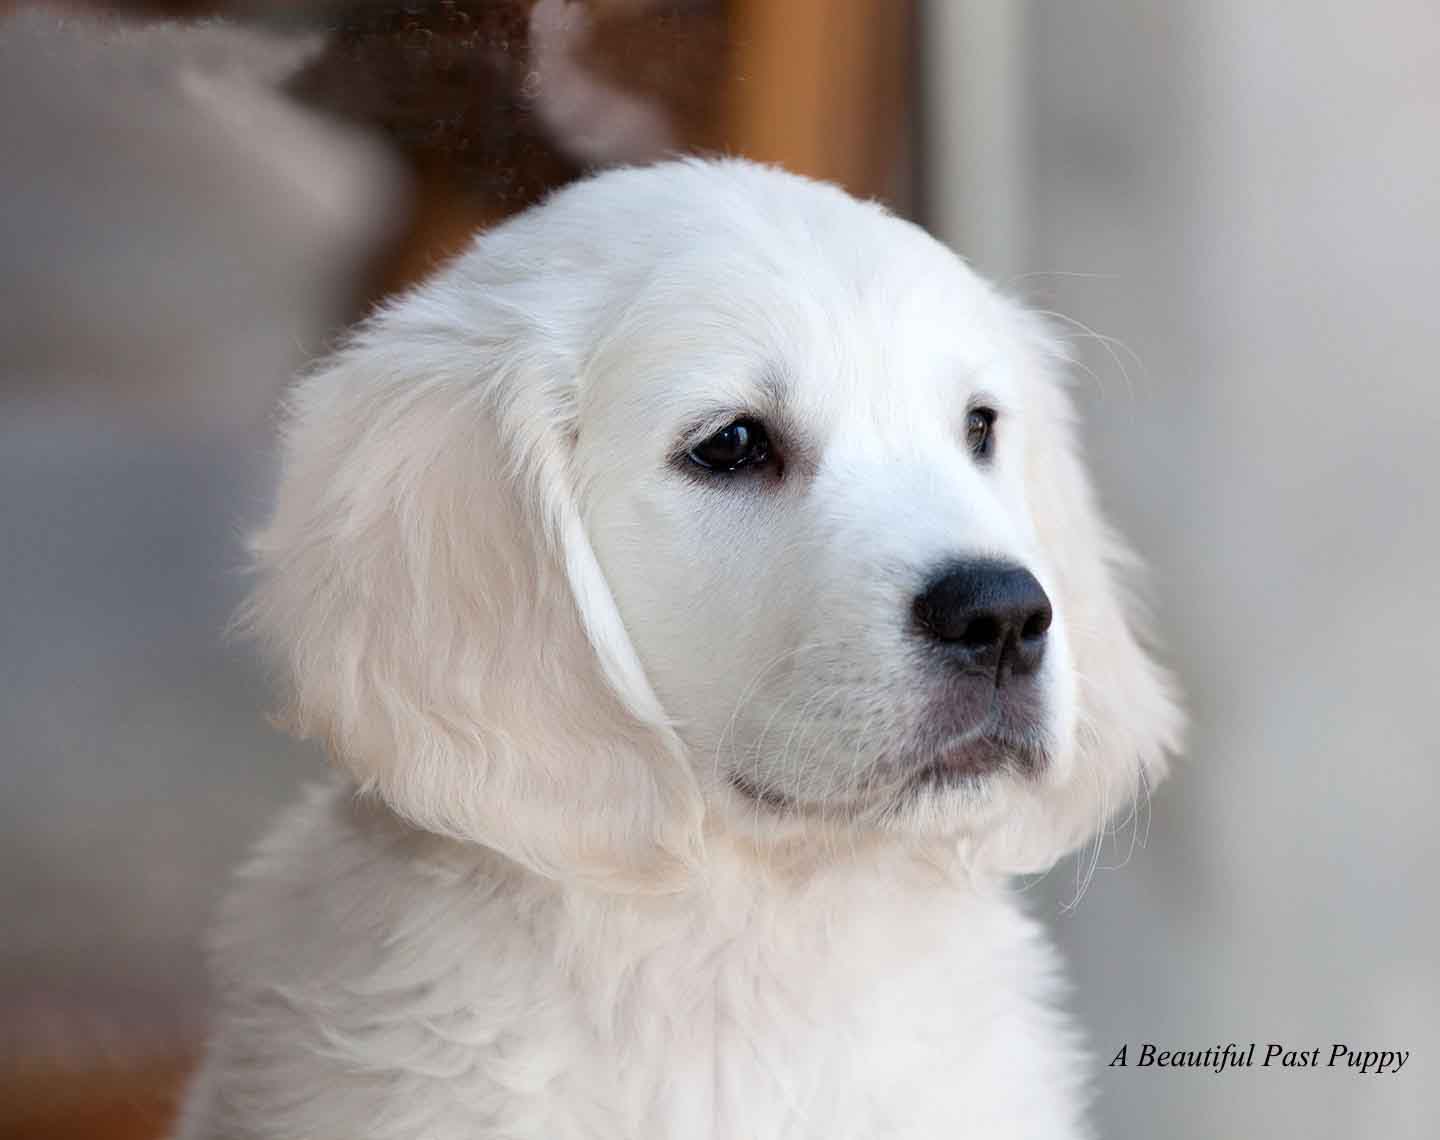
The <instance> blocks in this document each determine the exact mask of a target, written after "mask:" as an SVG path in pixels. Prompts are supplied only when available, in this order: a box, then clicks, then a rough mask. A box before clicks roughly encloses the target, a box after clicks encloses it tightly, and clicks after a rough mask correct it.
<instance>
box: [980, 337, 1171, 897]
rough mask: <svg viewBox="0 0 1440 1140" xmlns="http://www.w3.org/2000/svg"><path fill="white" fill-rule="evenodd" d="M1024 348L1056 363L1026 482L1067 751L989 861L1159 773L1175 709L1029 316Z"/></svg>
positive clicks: (1131, 558)
mask: <svg viewBox="0 0 1440 1140" xmlns="http://www.w3.org/2000/svg"><path fill="white" fill-rule="evenodd" d="M1027 333H1028V335H1029V338H1030V340H1031V348H1032V351H1036V352H1038V355H1040V356H1041V357H1042V358H1049V359H1050V360H1051V361H1052V362H1053V363H1055V364H1056V365H1057V366H1056V367H1053V368H1051V369H1050V370H1049V371H1048V374H1045V375H1039V376H1036V377H1034V382H1035V389H1036V391H1035V392H1034V394H1033V397H1032V402H1031V409H1032V412H1033V414H1034V416H1035V417H1036V419H1037V420H1039V421H1041V422H1039V423H1037V424H1036V425H1035V427H1036V428H1037V429H1038V430H1032V431H1031V432H1030V433H1029V454H1028V455H1027V457H1026V487H1027V496H1028V499H1029V503H1030V510H1031V516H1032V518H1033V520H1034V523H1035V527H1036V531H1037V534H1038V538H1039V543H1040V547H1041V549H1043V550H1046V551H1048V552H1050V559H1049V562H1050V573H1051V576H1052V579H1053V582H1052V584H1053V586H1054V588H1055V592H1056V593H1057V594H1058V600H1059V603H1060V610H1061V612H1062V613H1063V614H1064V620H1065V628H1066V631H1067V633H1068V637H1069V646H1070V653H1071V657H1072V660H1073V665H1074V670H1075V677H1076V690H1077V691H1076V705H1077V727H1076V744H1075V750H1074V755H1073V757H1072V759H1071V763H1070V765H1069V769H1068V772H1067V776H1066V778H1065V779H1064V782H1063V786H1061V787H1060V788H1058V789H1057V790H1056V794H1053V795H1050V796H1044V797H1034V798H1031V799H1028V800H1027V801H1026V803H1025V804H1024V805H1023V808H1022V810H1020V811H1018V812H1016V813H1015V815H1014V817H1013V818H1012V819H1011V820H1009V821H1008V822H1007V825H1006V826H1005V827H1004V828H1003V829H1002V832H1001V835H1000V836H999V840H1000V842H1001V845H1002V849H1003V852H1004V854H1002V855H1001V856H1000V861H1001V862H1003V863H1004V864H1006V865H1007V866H1009V868H1010V869H1012V870H1021V871H1036V870H1043V869H1045V868H1047V867H1049V866H1050V865H1051V864H1052V863H1053V862H1054V861H1055V860H1056V859H1057V858H1059V857H1060V856H1061V855H1064V854H1065V853H1066V852H1068V851H1070V850H1073V849H1074V848H1076V847H1078V846H1080V845H1081V844H1083V843H1084V842H1086V840H1088V839H1090V838H1091V837H1093V836H1095V835H1096V833H1097V832H1099V831H1101V829H1103V828H1104V827H1105V826H1106V824H1107V823H1108V822H1109V820H1110V819H1112V818H1113V817H1114V816H1115V815H1116V814H1117V813H1119V812H1123V811H1126V810H1129V809H1131V808H1132V806H1133V805H1134V802H1135V799H1136V797H1137V795H1140V794H1141V793H1143V792H1145V791H1146V790H1147V789H1149V788H1152V787H1154V785H1155V784H1156V783H1158V782H1159V781H1160V780H1161V779H1162V778H1163V777H1164V775H1165V772H1166V768H1167V764H1168V759H1169V757H1170V756H1171V755H1173V754H1174V753H1176V752H1177V751H1178V750H1179V747H1180V742H1181V736H1182V733H1183V730H1184V715H1183V713H1182V712H1181V709H1180V706H1179V704H1178V701H1177V699H1176V696H1175V689H1174V685H1173V683H1172V681H1171V678H1170V675H1169V673H1168V672H1167V671H1166V670H1165V669H1164V668H1163V667H1161V666H1160V665H1159V663H1158V662H1156V660H1155V659H1154V658H1153V657H1152V656H1151V654H1150V653H1149V651H1148V650H1147V648H1146V641H1147V629H1146V624H1147V622H1146V614H1145V610H1144V607H1143V605H1142V604H1141V602H1140V599H1139V598H1138V597H1136V596H1135V595H1134V593H1133V591H1132V589H1131V588H1130V587H1131V583H1133V580H1134V579H1135V578H1136V577H1137V576H1138V575H1139V573H1140V571H1141V566H1140V562H1139V560H1138V559H1137V558H1136V557H1135V555H1134V554H1132V553H1131V551H1130V549H1129V547H1128V546H1127V545H1126V544H1125V542H1124V540H1123V539H1122V538H1121V537H1120V536H1119V534H1117V533H1116V532H1115V531H1114V530H1113V529H1112V528H1111V527H1110V526H1109V525H1108V524H1107V523H1106V522H1105V520H1104V518H1103V517H1102V516H1101V513H1100V509H1099V505H1098V503H1097V502H1096V497H1095V492H1094V490H1093V488H1092V486H1091V483H1090V477H1089V475H1088V473H1087V472H1086V470H1085V466H1084V463H1083V462H1082V460H1081V449H1080V441H1079V432H1078V423H1077V417H1076V415H1075V411H1074V408H1073V405H1072V403H1071V400H1070V396H1069V393H1068V391H1067V390H1066V386H1065V377H1064V376H1063V375H1062V374H1061V371H1062V370H1061V368H1060V367H1058V365H1059V364H1060V363H1062V362H1063V363H1068V361H1062V360H1061V357H1062V354H1061V353H1060V351H1059V350H1058V348H1057V347H1056V339H1055V338H1054V337H1053V336H1052V335H1051V334H1050V332H1049V330H1048V328H1046V327H1045V326H1044V323H1043V322H1042V321H1040V320H1039V319H1038V318H1037V319H1034V321H1033V325H1032V326H1031V327H1030V328H1028V329H1027Z"/></svg>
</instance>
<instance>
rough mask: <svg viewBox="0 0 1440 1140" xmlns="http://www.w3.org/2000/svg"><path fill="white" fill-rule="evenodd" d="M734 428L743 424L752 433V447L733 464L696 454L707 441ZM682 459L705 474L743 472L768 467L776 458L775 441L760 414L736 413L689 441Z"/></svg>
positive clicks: (725, 474)
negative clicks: (714, 427) (718, 461)
mask: <svg viewBox="0 0 1440 1140" xmlns="http://www.w3.org/2000/svg"><path fill="white" fill-rule="evenodd" d="M736 427H743V428H745V429H746V430H747V431H749V432H750V433H751V434H752V435H753V436H754V441H753V443H752V445H751V450H750V451H749V452H747V453H746V454H744V455H742V456H741V457H740V458H739V459H738V460H737V461H735V462H733V463H715V462H709V461H707V460H706V459H705V458H704V457H703V456H701V455H700V454H699V452H700V450H701V449H702V448H703V447H704V446H705V445H706V444H708V443H712V442H714V441H715V440H716V439H717V438H718V437H720V436H722V435H724V434H725V433H726V432H727V431H730V430H732V429H733V428H736ZM683 456H684V459H685V461H686V462H687V463H689V464H690V465H691V466H692V467H694V468H698V469H699V470H700V471H702V472H705V473H706V474H707V475H717V476H721V477H725V476H730V475H736V474H739V473H741V472H744V471H749V470H754V469H759V468H764V467H768V466H770V465H771V464H772V462H774V461H775V460H776V455H775V448H774V444H773V443H772V441H771V437H770V429H769V428H767V427H766V426H765V422H764V421H763V420H762V419H760V417H759V416H752V415H739V416H734V417H732V418H731V419H729V420H727V421H726V422H725V424H724V425H723V426H721V427H719V428H716V429H715V430H714V431H711V432H709V434H707V435H706V436H705V437H704V438H703V439H700V440H698V441H696V442H694V443H691V444H689V445H688V446H686V447H685V448H684V451H683Z"/></svg>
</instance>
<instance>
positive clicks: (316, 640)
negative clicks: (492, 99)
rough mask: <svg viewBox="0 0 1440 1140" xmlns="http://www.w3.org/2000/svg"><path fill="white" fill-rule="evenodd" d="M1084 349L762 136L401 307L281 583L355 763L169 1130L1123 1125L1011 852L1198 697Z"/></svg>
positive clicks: (255, 918)
mask: <svg viewBox="0 0 1440 1140" xmlns="http://www.w3.org/2000/svg"><path fill="white" fill-rule="evenodd" d="M1059 355H1060V354H1059V352H1058V351H1057V348H1056V345H1055V343H1054V341H1053V340H1052V338H1051V336H1050V335H1049V334H1048V333H1047V331H1046V329H1045V328H1044V327H1043V326H1042V324H1041V323H1040V321H1038V320H1037V319H1036V318H1034V317H1033V316H1031V315H1028V314H1027V313H1025V312H1024V311H1023V310H1021V309H1020V308H1019V307H1017V306H1016V305H1015V304H1013V303H1012V302H1010V301H1008V300H1007V299H1005V298H1004V297H1002V296H1000V295H999V294H997V293H996V292H995V291H994V290H993V289H991V288H989V287H987V286H986V285H985V284H984V283H983V282H982V281H980V280H979V279H977V278H976V277H975V275H974V274H972V273H971V272H969V271H968V270H967V269H966V267H965V266H964V265H963V264H962V263H961V262H960V261H959V260H957V259H956V258H955V257H954V256H953V255H952V254H951V253H950V252H949V251H947V250H946V249H945V248H943V247H942V246H941V245H939V244H938V243H936V242H935V241H933V240H932V239H931V238H929V237H927V236H926V235H925V234H924V233H923V232H921V231H920V230H918V229H916V228H915V227H914V226H911V225H909V224H907V223H905V222H903V221H900V220H898V219H896V218H894V217H891V216H890V215H888V214H886V213H885V212H884V211H883V210H882V209H880V208H878V207H876V206H874V205H870V204H865V203H860V202H856V201H855V200H853V199H851V198H849V197H847V196H846V195H844V194H842V193H841V192H840V191H838V190H835V189H833V188H830V187H827V186H823V185H817V184H815V183H812V182H808V181H805V180H803V179H800V178H796V177H793V176H790V175H786V174H783V173H780V172H778V171H775V170H770V169H765V168H761V167H757V166H753V165H749V164H746V163H741V162H723V163H711V162H698V161H694V162H683V163H670V164H666V165H661V166H656V167H652V168H649V169H635V170H624V171H618V172H613V173H608V174H604V175H601V176H599V177H597V178H594V179H592V180H590V181H587V182H584V183H582V184H579V185H576V186H573V187H570V188H569V189H566V190H563V191H561V192H560V193H558V194H556V195H555V196H554V197H552V198H551V199H550V200H549V201H548V202H546V203H545V204H544V205H543V206H541V207H539V208H537V209H536V210H534V211H532V212H530V213H528V214H526V215H524V216H522V217H520V218H518V219H516V220H514V221H512V222H509V223H508V224H506V225H503V226H501V227H500V228H498V229H496V230H494V231H492V232H490V233H487V234H485V235H484V236H482V237H481V238H479V240H478V241H477V242H476V243H475V245H474V247H473V249H472V250H471V251H470V252H469V253H468V254H466V255H465V256H464V257H462V258H460V259H459V260H458V261H457V262H455V263H454V264H453V265H452V266H450V267H449V268H448V269H446V270H445V271H444V272H443V273H441V274H440V275H439V276H438V277H437V278H436V279H435V280H434V281H432V282H431V283H430V284H428V285H427V286H425V287H424V288H422V289H420V290H418V291H417V292H415V293H414V294H412V295H410V296H408V297H406V298H404V299H403V300H401V301H399V302H397V303H396V304H395V305H393V306H392V307H390V308H389V309H387V310H386V311H384V312H382V313H381V314H379V315H378V316H377V317H375V318H374V319H373V320H372V321H371V322H369V324H368V325H367V326H366V327H365V328H364V329H363V330H362V331H361V332H360V333H359V334H358V336H356V337H355V338H354V340H353V342H352V343H351V344H350V345H349V346H348V347H347V348H345V349H344V350H343V351H342V352H340V353H339V354H338V355H337V356H336V357H335V358H333V359H332V360H331V361H329V362H328V363H327V364H326V365H325V366H324V367H323V368H322V369H321V370H320V371H319V372H318V373H317V374H315V375H312V376H311V377H310V378H308V379H307V380H305V381H304V382H303V383H302V384H301V385H300V387H299V389H298V391H297V392H296V393H295V396H294V400H293V405H292V409H291V417H290V421H289V429H288V434H287V450H286V454H287V459H286V465H285V473H284V478H283V482H282V485H281V488H280V494H279V504H278V507H277V509H276V512H275V515H274V518H273V520H272V521H271V522H270V524H269V526H268V528H267V529H266V530H265V531H264V532H263V533H262V534H261V535H260V537H259V539H258V541H257V544H256V551H257V559H258V566H259V570H260V575H261V579H260V585H259V587H258V590H257V593H256V597H255V600H254V603H253V606H252V610H251V612H250V614H249V620H250V623H251V625H252V626H253V627H254V629H255V630H256V631H257V632H258V633H259V634H260V635H261V636H262V637H263V638H264V639H265V640H266V641H267V642H268V643H269V644H270V645H271V646H272V647H273V648H274V649H275V650H276V651H277V652H278V653H279V655H280V656H281V657H282V658H283V660H284V661H285V663H286V665H287V668H288V674H287V678H288V686H289V688H290V690H291V691H292V693H293V706H292V708H291V716H292V719H293V723H294V725H295V726H296V728H297V729H298V730H299V731H301V732H303V733H306V734H309V735H314V736H318V737H322V738H323V739H324V740H325V741H327V742H328V745H329V748H330V750H331V752H332V753H333V756H334V758H335V762H336V765H337V767H338V768H339V769H340V770H341V771H342V772H343V773H344V774H345V778H343V779H341V778H337V779H336V782H335V784H334V786H330V787H325V788H322V789H319V790H316V791H313V792H312V793H311V794H309V795H308V796H307V797H306V799H305V800H304V802H303V803H302V804H300V805H299V806H298V807H296V808H295V809H293V810H292V811H291V812H290V813H289V814H288V816H287V817H286V818H285V819H284V820H283V821H282V822H281V823H280V825H279V827H278V828H277V829H276V830H275V831H274V833H273V834H272V835H271V836H270V837H269V838H268V839H267V840H266V841H265V842H264V843H263V844H262V846H261V848H260V850H259V853H258V855H257V857H256V858H255V860H254V861H253V862H252V863H251V864H250V865H249V867H248V868H247V869H246V870H245V871H244V872H243V873H242V875H241V879H240V883H239V886H238V888H237V889H236V891H235V893H234V895H233V897H232V898H231V899H230V901H229V904H228V906H227V908H226V910H225V912H224V915H223V919H222V922H221V924H220V929H219V934H218V952H217V954H216V963H217V971H218V975H219V979H220V985H221V1008H220V1012H219V1016H218V1027H217V1030H216V1033H215V1036H214V1039H213V1041H212V1042H211V1045H210V1049H209V1052H208V1055H207V1059H206V1061H205V1064H204V1067H203V1069H202V1072H201V1074H200V1076H199V1078H198V1079H197V1082H196V1084H195V1086H194V1088H193V1090H192V1092H191V1095H190V1098H189V1101H188V1104H187V1106H186V1110H185V1113H184V1115H183V1118H182V1124H181V1127H180V1136H181V1137H184V1138H186V1140H280V1138H286V1140H302V1138H304V1140H359V1138H366V1140H401V1138H403V1140H485V1138H501V1137H504V1138H507V1140H528V1138H535V1140H540V1138H543V1140H610V1138H613V1140H622V1138H623V1140H633V1138H647V1140H648V1138H656V1140H659V1138H666V1140H701V1138H705V1137H730V1138H735V1140H762V1138H770V1137H777V1138H778V1137H815V1138H824V1140H846V1138H855V1140H860V1138H865V1140H874V1138H877V1137H929V1138H937V1137H946V1138H955V1137H984V1138H986V1140H1002V1138H1006V1137H1072V1136H1077V1135H1081V1134H1083V1131H1084V1130H1083V1127H1082V1125H1081V1123H1080V1121H1079V1116H1080V1102H1081V1100H1082V1099H1083V1097H1082V1092H1083V1090H1082V1089H1081V1088H1080V1086H1081V1084H1082V1069H1081V1054H1080V1052H1079V1051H1078V1048H1077V1044H1076V1039H1075V1036H1074V1035H1073V1034H1072V1033H1071V1032H1070V1031H1069V1029H1068V1028H1067V1026H1066V1022H1065V1020H1064V1018H1063V1017H1062V1016H1061V1015H1060V1014H1058V1013H1057V1012H1056V1011H1055V1009H1054V1008H1053V1005H1052V1001H1053V997H1054V992H1055V988H1056V962H1055V959H1054V956H1053V955H1052V953H1051V951H1050V949H1049V948H1048V946H1047V944H1046V943H1045V941H1044V939H1043V937H1042V935H1041V933H1040V931H1039V929H1038V928H1037V926H1036V924H1035V923H1034V922H1032V921H1030V920H1029V919H1028V918H1026V917H1025V916H1024V915H1023V914H1022V912H1021V910H1020V908H1019V906H1018V905H1017V903H1016V901H1015V899H1014V898H1013V897H1012V895H1011V893H1010V892H1009V890H1008V888H1007V878H1006V877H1007V876H1008V875H1010V874H1011V873H1014V872H1017V871H1029V870H1035V869H1038V868H1042V867H1045V866H1048V865H1049V864H1051V863H1052V862H1053V861H1054V860H1055V859H1056V858H1057V857H1059V856H1060V855H1061V854H1063V853H1064V852H1065V851H1067V850H1069V849H1071V848H1073V847H1075V846H1076V845H1078V844H1080V843H1082V842H1084V841H1085V840H1086V839H1087V838H1088V837H1091V836H1093V835H1094V834H1095V833H1096V831H1097V829H1099V828H1101V827H1102V826H1103V825H1104V823H1105V821H1106V819H1107V817H1108V816H1110V815H1111V813H1112V812H1114V811H1115V810H1116V809H1118V808H1121V807H1124V806H1126V805H1128V804H1130V802H1131V801H1132V797H1133V796H1134V795H1135V793H1136V790H1137V788H1138V787H1139V786H1140V783H1141V781H1142V780H1146V779H1148V780H1151V781H1153V780H1154V779H1155V778H1156V777H1157V776H1158V775H1159V771H1160V768H1161V767H1162V766H1163V763H1164V759H1165V756H1166V754H1167V753H1168V752H1169V751H1170V750H1172V748H1173V747H1174V743H1175V737H1176V733H1177V731H1178V727H1179V723H1178V722H1179V716H1178V714H1177V712H1176V709H1175V706H1174V704H1173V703H1172V700H1171V698H1170V696H1169V694H1168V690H1167V685H1166V683H1165V679H1164V677H1163V675H1162V674H1161V673H1160V672H1159V671H1158V670H1157V668H1156V667H1155V665H1154V664H1153V663H1152V662H1151V661H1150V659H1149V658H1148V657H1147V656H1146V655H1145V653H1144V652H1143V651H1142V650H1141V648H1140V647H1139V645H1138V643H1137V640H1136V634H1135V630H1134V625H1133V618H1132V616H1131V615H1129V614H1128V613H1127V608H1126V604H1125V602H1124V600H1123V598H1122V596H1121V594H1120V593H1119V592H1118V591H1117V587H1116V584H1115V582H1114V581H1112V571H1113V570H1114V568H1115V567H1116V565H1117V563H1123V562H1125V561H1126V556H1125V554H1124V552H1123V550H1122V548H1121V547H1120V546H1119V545H1118V544H1117V543H1116V542H1115V540H1114V539H1113V537H1112V536H1111V535H1110V534H1109V532H1108V531H1107V530H1106V529H1105V527H1104V525H1103V524H1102V523H1101V521H1100V519H1099V518H1098V516H1097V514H1096V508H1095V504H1094V501H1093V497H1092V494H1091V491H1090V488H1089V485H1088V483H1087V481H1086V477H1085V475H1084V473H1083V472H1082V469H1081V466H1080V462H1079V460H1078V458H1077V457H1076V450H1075V441H1074V436H1073V430H1074V429H1073V426H1072V423H1071V413H1070V410H1069V406H1068V402H1067V399H1066V396H1065V395H1064V393H1063V391H1062V389H1061V386H1060V384H1059V382H1058V379H1057V370H1058V368H1059V361H1058V357H1059ZM357 787H358V788H359V789H360V790H361V792H362V793H363V794H359V795H357V794H356V789H357Z"/></svg>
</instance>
